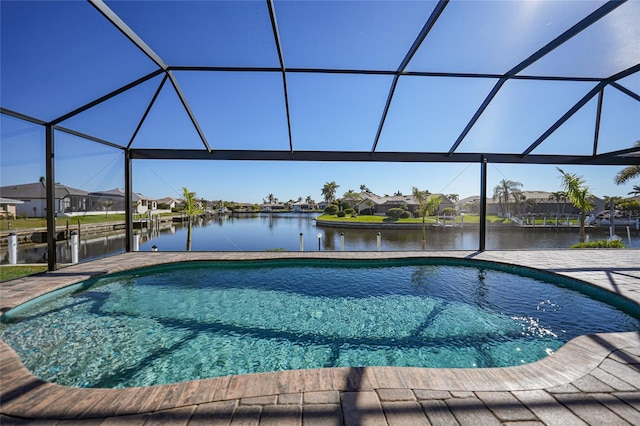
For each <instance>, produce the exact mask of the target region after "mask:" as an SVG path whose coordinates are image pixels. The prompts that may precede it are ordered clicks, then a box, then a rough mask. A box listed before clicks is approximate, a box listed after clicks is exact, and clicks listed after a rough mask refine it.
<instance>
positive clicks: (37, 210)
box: [0, 182, 89, 217]
mask: <svg viewBox="0 0 640 426" xmlns="http://www.w3.org/2000/svg"><path fill="white" fill-rule="evenodd" d="M88 194H89V193H88V192H87V191H83V190H81V189H77V188H72V187H70V186H66V185H62V184H59V183H57V184H56V187H55V208H56V213H67V212H76V211H84V210H86V207H87V199H88ZM0 197H3V198H9V199H13V200H18V201H21V203H20V204H16V205H15V215H16V216H29V217H45V216H46V215H47V207H46V206H47V191H46V185H45V184H44V182H35V183H25V184H20V185H8V186H3V187H1V188H0Z"/></svg>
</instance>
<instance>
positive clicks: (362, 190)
mask: <svg viewBox="0 0 640 426" xmlns="http://www.w3.org/2000/svg"><path fill="white" fill-rule="evenodd" d="M360 192H371V190H370V189H369V188H367V185H364V184H362V185H360Z"/></svg>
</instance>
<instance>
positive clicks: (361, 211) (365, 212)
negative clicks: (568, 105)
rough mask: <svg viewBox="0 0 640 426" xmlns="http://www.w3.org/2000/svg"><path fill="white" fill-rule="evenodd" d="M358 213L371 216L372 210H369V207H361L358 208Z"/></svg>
mask: <svg viewBox="0 0 640 426" xmlns="http://www.w3.org/2000/svg"><path fill="white" fill-rule="evenodd" d="M360 214H361V215H368V216H371V215H372V214H373V211H371V209H370V208H366V209H362V210H360Z"/></svg>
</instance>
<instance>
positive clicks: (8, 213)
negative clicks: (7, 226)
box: [0, 198, 24, 219]
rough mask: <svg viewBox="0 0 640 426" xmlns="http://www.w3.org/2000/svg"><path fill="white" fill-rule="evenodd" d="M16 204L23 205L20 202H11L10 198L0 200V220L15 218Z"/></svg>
mask: <svg viewBox="0 0 640 426" xmlns="http://www.w3.org/2000/svg"><path fill="white" fill-rule="evenodd" d="M18 204H24V202H23V201H20V200H12V199H11V198H0V218H2V219H5V218H7V219H11V218H15V217H16V206H17V205H18Z"/></svg>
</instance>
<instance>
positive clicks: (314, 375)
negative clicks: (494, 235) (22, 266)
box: [0, 250, 640, 426]
mask: <svg viewBox="0 0 640 426" xmlns="http://www.w3.org/2000/svg"><path fill="white" fill-rule="evenodd" d="M425 255H427V256H430V257H435V256H440V257H456V258H460V257H467V258H474V259H479V260H488V261H494V262H502V263H510V264H516V265H522V266H527V267H531V268H537V269H542V270H546V271H550V272H554V273H558V274H562V275H566V276H570V277H574V278H578V279H581V280H584V281H586V282H589V283H591V284H593V285H596V286H599V287H601V288H604V289H607V290H609V291H612V292H615V293H618V294H620V295H622V296H624V297H626V298H628V299H629V300H632V301H634V302H635V303H637V304H640V251H637V250H579V251H578V250H570V251H568V250H546V251H545V250H543V251H540V250H536V251H491V252H483V253H476V252H459V251H455V252H438V253H431V252H428V253H426V254H425V253H424V252H340V253H337V252H271V253H267V252H265V253H258V252H256V253H240V252H237V253H162V252H158V253H126V254H122V255H118V256H113V257H109V258H105V259H101V260H97V261H94V262H89V263H84V264H80V265H75V266H71V267H68V268H64V269H61V270H59V271H56V272H53V273H47V274H44V275H40V276H35V277H28V278H24V279H18V280H14V281H10V282H7V283H2V284H0V291H1V298H0V313H4V312H6V311H7V310H8V309H10V308H12V307H14V306H17V305H19V304H21V303H23V302H25V301H27V300H29V299H32V298H33V297H36V296H38V295H41V294H44V293H47V292H49V291H51V290H53V289H56V288H60V287H63V286H66V285H69V284H71V283H74V282H78V281H81V280H84V279H86V278H87V277H89V276H92V275H96V274H103V273H109V272H116V271H121V270H126V269H129V268H132V267H140V266H146V265H152V264H157V263H164V262H174V261H183V260H213V259H224V260H244V259H271V258H283V257H284V258H302V257H304V258H317V257H322V258H358V259H365V258H397V257H424V256H425ZM0 398H1V400H0V404H1V405H0V423H1V424H2V425H11V424H32V423H37V424H51V425H53V424H60V425H62V424H105V425H109V424H113V425H121V424H126V425H143V424H144V425H154V424H162V425H165V424H175V425H186V424H189V425H197V424H203V425H300V424H311V425H341V424H347V425H378V424H380V425H423V424H424V425H430V424H431V425H456V424H460V425H484V424H486V425H494V424H495V425H499V424H502V425H521V426H524V425H563V426H564V425H583V424H592V425H601V424H607V425H618V424H622V425H627V424H631V425H638V424H640V330H639V332H631V333H610V334H599V335H592V336H581V337H578V338H576V339H574V340H572V341H570V342H569V343H567V344H566V345H564V346H563V347H562V348H560V350H558V351H557V352H556V353H555V354H553V355H551V356H549V357H547V358H545V359H543V360H540V361H538V362H535V363H531V364H527V365H522V366H517V367H509V368H489V369H428V368H409V367H404V368H402V367H400V368H398V367H366V368H327V369H316V370H298V371H280V372H273V373H260V374H249V375H240V376H231V377H220V378H212V379H204V380H196V381H191V382H183V383H177V384H172V385H162V386H153V387H146V388H129V389H79V388H69V387H64V386H59V385H55V384H50V383H46V382H43V381H41V380H39V379H37V378H36V377H34V376H32V375H31V374H30V373H29V372H28V371H27V370H26V369H25V368H24V367H23V366H22V363H21V362H20V360H19V358H18V357H17V356H16V354H15V353H14V352H13V350H12V349H11V348H10V347H8V346H7V345H6V344H5V343H4V342H1V341H0Z"/></svg>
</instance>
